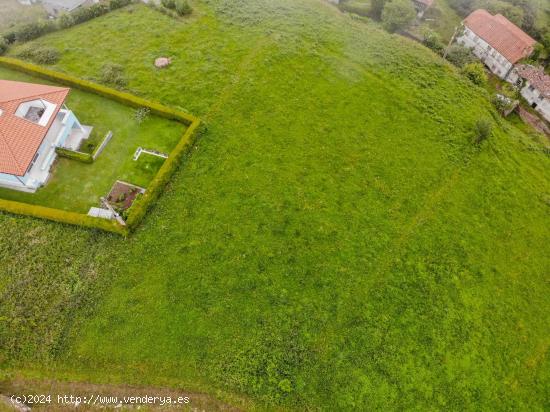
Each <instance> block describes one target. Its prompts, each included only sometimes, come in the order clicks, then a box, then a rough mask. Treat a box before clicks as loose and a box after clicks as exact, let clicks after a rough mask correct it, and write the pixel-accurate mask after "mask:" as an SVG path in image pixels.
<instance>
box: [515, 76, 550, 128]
mask: <svg viewBox="0 0 550 412" xmlns="http://www.w3.org/2000/svg"><path fill="white" fill-rule="evenodd" d="M521 95H522V96H523V98H524V99H525V100H527V102H528V103H529V104H530V105H531V106H532V105H533V103H535V104H536V105H537V107H535V110H536V111H537V112H539V113H540V114H542V116H543V117H544V118H545V119H546V120H548V121H550V99H549V98H547V97H543V96H541V93H540V92H539V91H538V90H537V89H533V90H531V88H530V84H529V82H527V81H526V83H525V86H524V87H523V89H521Z"/></svg>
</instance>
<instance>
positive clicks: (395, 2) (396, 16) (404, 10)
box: [382, 0, 416, 33]
mask: <svg viewBox="0 0 550 412" xmlns="http://www.w3.org/2000/svg"><path fill="white" fill-rule="evenodd" d="M415 17H416V12H415V10H414V7H413V5H412V2H411V1H410V0H392V1H390V2H387V3H386V4H385V5H384V9H383V11H382V25H383V26H384V28H385V29H386V30H388V31H389V32H390V33H393V32H396V31H398V30H402V29H405V28H407V27H408V26H409V25H410V24H411V23H412V21H413V20H414V18H415Z"/></svg>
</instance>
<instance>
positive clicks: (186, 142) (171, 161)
mask: <svg viewBox="0 0 550 412" xmlns="http://www.w3.org/2000/svg"><path fill="white" fill-rule="evenodd" d="M199 125H200V122H199V121H196V122H194V123H192V124H191V126H189V128H188V129H187V130H186V131H185V133H184V135H183V137H182V138H181V140H180V141H179V142H178V144H177V145H176V147H175V148H174V149H173V150H172V152H171V153H170V155H169V156H168V158H167V159H166V160H165V161H164V163H163V164H162V166H161V168H160V169H159V171H158V172H157V174H156V175H155V177H154V178H153V181H152V182H151V183H150V184H149V186H148V187H147V190H146V191H145V193H144V194H143V196H142V197H141V198H140V199H139V201H138V202H137V203H136V204H135V205H132V208H131V209H132V210H131V213H130V214H129V215H128V219H127V220H126V224H127V225H128V229H129V230H134V229H135V228H136V227H137V226H138V225H139V223H140V222H141V221H142V220H143V218H144V217H145V214H146V213H147V211H148V210H149V208H150V207H151V206H152V204H153V203H154V202H155V201H156V200H157V199H158V198H159V197H160V195H161V193H162V190H163V189H164V187H165V186H166V184H167V183H168V181H169V180H170V178H171V177H172V175H173V174H174V172H175V171H176V169H177V168H178V166H179V163H180V160H181V158H182V157H183V155H184V153H185V151H186V149H187V148H188V147H189V146H190V145H192V144H193V143H194V138H195V136H196V131H197V128H198V127H199Z"/></svg>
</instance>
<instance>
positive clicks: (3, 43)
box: [0, 36, 9, 56]
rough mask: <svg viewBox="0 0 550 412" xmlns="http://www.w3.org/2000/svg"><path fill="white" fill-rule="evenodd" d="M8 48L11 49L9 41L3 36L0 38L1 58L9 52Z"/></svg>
mask: <svg viewBox="0 0 550 412" xmlns="http://www.w3.org/2000/svg"><path fill="white" fill-rule="evenodd" d="M8 47H9V44H8V41H7V40H6V39H5V38H3V37H2V36H0V56H1V55H3V54H4V53H6V52H7V51H8Z"/></svg>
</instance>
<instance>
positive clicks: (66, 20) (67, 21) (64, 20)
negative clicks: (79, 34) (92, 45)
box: [57, 14, 75, 29]
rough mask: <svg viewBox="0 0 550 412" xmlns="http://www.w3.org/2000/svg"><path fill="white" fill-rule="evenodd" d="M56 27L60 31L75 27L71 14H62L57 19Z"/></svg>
mask: <svg viewBox="0 0 550 412" xmlns="http://www.w3.org/2000/svg"><path fill="white" fill-rule="evenodd" d="M57 25H58V26H59V28H60V29H67V28H69V27H72V26H74V25H75V22H74V17H73V16H72V14H62V15H61V16H59V18H58V19H57Z"/></svg>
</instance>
